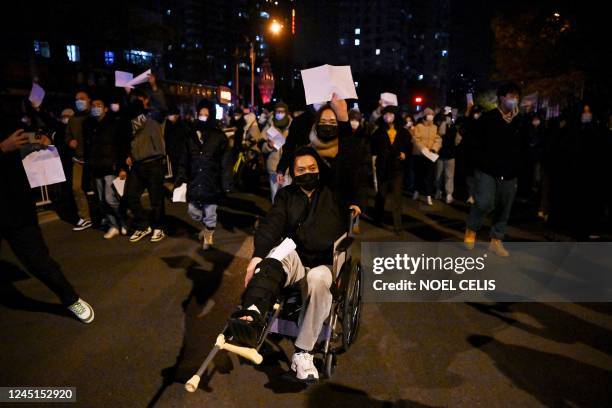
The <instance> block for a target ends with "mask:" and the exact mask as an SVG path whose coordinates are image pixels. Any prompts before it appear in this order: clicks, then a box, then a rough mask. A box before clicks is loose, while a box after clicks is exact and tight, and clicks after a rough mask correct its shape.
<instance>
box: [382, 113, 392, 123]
mask: <svg viewBox="0 0 612 408" xmlns="http://www.w3.org/2000/svg"><path fill="white" fill-rule="evenodd" d="M384 120H385V122H386V123H393V122H394V121H395V115H393V114H391V115H389V114H386V115H385V116H384Z"/></svg>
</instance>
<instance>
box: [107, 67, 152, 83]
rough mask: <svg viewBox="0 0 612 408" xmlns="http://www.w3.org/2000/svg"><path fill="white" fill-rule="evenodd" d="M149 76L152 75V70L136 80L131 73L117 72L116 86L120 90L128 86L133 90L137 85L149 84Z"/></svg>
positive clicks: (148, 70)
mask: <svg viewBox="0 0 612 408" xmlns="http://www.w3.org/2000/svg"><path fill="white" fill-rule="evenodd" d="M149 75H151V70H150V69H147V70H146V71H145V72H143V73H142V74H140V75H138V76H137V77H136V78H134V75H132V74H131V73H130V72H125V71H115V86H116V87H120V88H124V87H126V86H127V87H130V88H133V87H134V86H136V85H139V84H143V83H145V82H147V81H148V80H149Z"/></svg>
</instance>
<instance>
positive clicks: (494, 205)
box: [467, 170, 517, 239]
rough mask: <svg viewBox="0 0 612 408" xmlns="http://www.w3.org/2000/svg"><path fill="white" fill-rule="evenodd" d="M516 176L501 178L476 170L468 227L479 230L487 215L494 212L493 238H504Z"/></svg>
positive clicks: (514, 190)
mask: <svg viewBox="0 0 612 408" xmlns="http://www.w3.org/2000/svg"><path fill="white" fill-rule="evenodd" d="M516 186H517V182H516V178H512V179H501V178H498V177H493V176H491V175H489V174H486V173H483V172H481V171H479V170H476V171H474V200H475V203H474V205H472V208H471V210H470V215H469V216H468V219H467V227H468V229H471V230H472V231H478V230H480V228H481V227H482V224H483V223H484V220H485V218H486V217H487V215H489V214H490V213H492V218H493V219H492V226H491V232H490V234H489V235H490V236H491V238H496V239H504V235H505V233H506V226H507V225H508V218H510V210H511V209H512V203H513V202H514V195H515V194H516Z"/></svg>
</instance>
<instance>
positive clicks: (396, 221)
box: [374, 173, 404, 230]
mask: <svg viewBox="0 0 612 408" xmlns="http://www.w3.org/2000/svg"><path fill="white" fill-rule="evenodd" d="M403 179H404V174H403V173H399V174H396V175H394V176H393V177H392V178H391V179H390V180H386V181H383V182H382V183H380V184H379V185H378V193H377V194H376V204H375V207H374V209H375V214H374V216H375V219H376V221H378V222H382V221H383V219H384V214H385V202H386V201H387V197H388V198H389V199H390V206H391V214H392V215H393V228H394V229H395V230H400V229H401V228H402V181H403Z"/></svg>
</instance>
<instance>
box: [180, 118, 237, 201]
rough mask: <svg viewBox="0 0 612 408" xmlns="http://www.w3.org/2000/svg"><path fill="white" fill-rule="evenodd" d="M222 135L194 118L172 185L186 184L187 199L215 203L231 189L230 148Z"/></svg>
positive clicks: (219, 131) (214, 128) (216, 129)
mask: <svg viewBox="0 0 612 408" xmlns="http://www.w3.org/2000/svg"><path fill="white" fill-rule="evenodd" d="M228 146H229V143H228V140H227V137H226V136H225V134H224V133H223V132H222V131H221V130H219V129H218V128H216V127H213V126H207V125H206V124H205V123H202V122H200V121H197V122H196V124H195V125H194V129H193V131H192V132H191V133H190V134H189V136H188V137H187V139H186V140H185V147H184V149H183V154H182V157H181V160H180V164H179V166H178V174H177V178H176V181H175V185H176V186H179V185H180V184H182V183H187V201H188V202H190V203H195V204H217V203H218V202H219V200H220V199H221V196H222V194H223V192H224V191H227V190H229V189H231V182H232V169H231V151H230V149H229V147H228Z"/></svg>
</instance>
